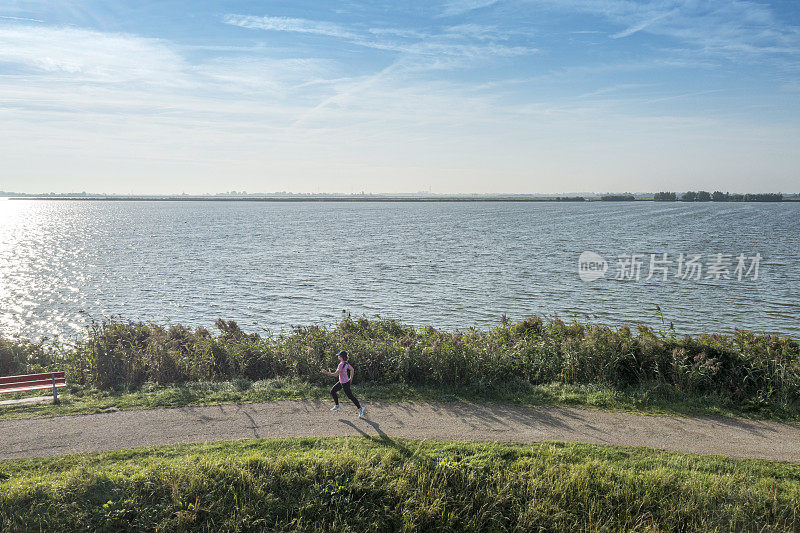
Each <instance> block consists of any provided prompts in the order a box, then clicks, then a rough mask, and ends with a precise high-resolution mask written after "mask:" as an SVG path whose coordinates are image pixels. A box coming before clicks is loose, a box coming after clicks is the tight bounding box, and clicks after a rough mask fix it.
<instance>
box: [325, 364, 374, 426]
mask: <svg viewBox="0 0 800 533" xmlns="http://www.w3.org/2000/svg"><path fill="white" fill-rule="evenodd" d="M336 356H337V357H338V358H339V366H337V367H336V372H328V371H327V370H325V369H324V368H323V369H322V373H323V374H325V375H328V376H339V382H338V383H337V384H336V385H334V386H333V388H332V389H331V396H333V401H334V402H335V403H336V405H334V406H333V407H332V408H331V411H334V412H335V411H341V410H342V408H341V407H339V397H338V396H337V395H336V393H337V392H338V391H340V390H344V393H345V394H347V397H348V398H350V400H351V401H352V402H353V403H354V404H355V406H356V409H358V418H363V417H364V410H365V409H364V408H363V407H361V404H360V403H358V400H357V399H356V397H355V396H353V393H352V391H351V390H350V382H351V381H352V380H353V374H354V373H355V370H354V369H353V367H352V365H351V364H350V363H348V362H347V352H345V351H344V350H342V351H341V352H339V353H337V354H336ZM348 372H349V373H348Z"/></svg>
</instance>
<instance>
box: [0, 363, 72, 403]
mask: <svg viewBox="0 0 800 533" xmlns="http://www.w3.org/2000/svg"><path fill="white" fill-rule="evenodd" d="M66 386H67V378H66V376H65V375H64V372H63V371H61V372H45V373H44V374H25V375H23V376H4V377H0V394H1V393H4V392H25V391H29V390H41V389H49V388H52V389H53V401H54V402H57V401H58V393H57V392H56V390H57V389H60V388H62V387H66Z"/></svg>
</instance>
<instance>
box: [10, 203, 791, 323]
mask: <svg viewBox="0 0 800 533" xmlns="http://www.w3.org/2000/svg"><path fill="white" fill-rule="evenodd" d="M798 215H800V203H781V204H752V203H748V204H716V203H701V204H683V203H652V202H635V203H632V202H620V203H616V202H615V203H607V202H586V203H554V202H474V203H466V202H424V203H406V202H404V203H384V202H363V203H362V202H359V203H355V202H122V201H120V202H117V201H114V202H108V201H99V202H87V201H33V200H13V201H12V200H0V333H1V334H3V335H13V334H19V335H22V336H24V337H28V338H39V337H40V336H43V335H47V336H52V335H60V336H62V337H64V336H66V337H74V336H75V335H79V334H80V332H81V331H82V330H83V328H84V326H85V324H87V322H88V321H90V320H91V319H102V318H104V317H110V316H121V317H123V318H125V319H132V320H152V321H156V322H160V323H166V322H172V323H184V324H187V325H192V326H198V325H203V326H206V327H211V326H212V325H213V323H214V321H215V320H216V319H217V318H218V317H222V318H225V319H233V320H236V321H237V322H239V324H240V326H241V327H242V328H243V329H245V330H247V331H254V332H256V331H258V332H260V331H262V330H270V331H273V332H276V333H277V332H283V331H287V330H289V328H290V327H291V326H292V325H295V324H303V325H309V324H312V323H321V324H325V325H328V326H333V325H335V324H336V323H337V321H338V320H339V319H340V318H341V316H342V312H343V310H346V311H347V312H349V313H351V314H353V315H361V314H366V315H375V314H379V315H381V316H386V317H392V318H397V319H400V320H402V321H404V322H408V323H412V324H416V325H433V326H436V327H441V328H446V329H456V328H467V327H470V326H479V327H488V326H492V325H496V324H497V323H498V322H499V320H500V317H501V316H502V315H503V314H506V315H508V317H509V318H511V319H520V318H522V317H524V316H526V315H529V314H539V315H549V316H552V315H558V316H560V317H562V318H568V319H569V318H573V317H575V318H578V319H579V320H582V321H584V320H587V319H588V320H592V321H596V322H601V323H606V324H612V325H620V324H623V323H634V322H646V323H649V324H651V325H654V326H659V327H660V326H661V324H662V322H661V318H660V316H659V315H658V314H657V313H656V312H655V310H654V306H655V305H659V306H660V307H661V310H662V313H663V318H664V321H665V324H667V325H668V324H669V323H670V322H673V323H674V326H675V329H676V330H677V332H678V333H697V332H729V331H731V330H733V329H734V328H747V329H753V330H758V331H769V332H779V333H783V334H788V335H791V336H793V337H795V338H798V337H800V216H798ZM583 251H593V252H596V253H598V254H600V255H601V256H603V257H604V258H605V259H606V260H607V262H608V270H607V272H606V273H605V276H604V277H602V278H600V279H598V280H596V281H593V282H585V281H582V280H581V278H580V277H579V273H578V258H579V256H580V255H581V253H582V252H583ZM664 253H666V254H667V257H666V259H667V261H673V263H671V264H669V263H665V264H661V265H660V264H656V265H655V266H666V268H667V274H668V280H667V281H663V279H662V277H663V270H654V272H656V275H654V276H653V277H651V279H649V280H647V279H646V278H647V277H648V274H649V273H650V254H658V255H657V256H656V259H659V260H663V259H665V258H664V256H663V255H662V254H664ZM681 253H683V254H685V256H684V257H689V256H690V255H693V254H700V255H701V260H700V261H699V263H700V264H701V267H703V268H704V270H703V271H702V272H701V279H700V280H697V279H693V278H692V279H682V277H680V276H678V275H677V274H678V257H679V254H681ZM720 253H721V254H726V255H728V256H731V257H730V258H728V257H725V256H723V258H722V261H718V262H717V263H718V264H719V265H720V266H721V268H718V269H717V271H718V272H720V274H719V277H720V279H714V277H715V275H712V276H711V278H709V279H705V277H706V274H707V272H712V273H713V272H714V270H713V268H712V270H708V268H709V265H710V264H711V263H713V257H709V256H711V255H712V254H720ZM624 254H628V255H630V254H642V258H641V260H642V265H641V271H640V278H639V280H638V281H637V280H636V279H635V275H633V276H631V277H632V278H633V279H616V278H617V277H619V274H620V272H622V273H624V274H630V273H631V271H630V269H627V268H620V265H621V264H623V263H621V262H620V260H619V259H618V256H620V255H624ZM740 254H744V259H745V266H746V267H747V268H749V267H750V266H754V265H753V263H758V267H759V272H758V276H757V277H756V276H755V275H754V270H751V271H750V273H749V274H747V275H744V276H742V280H739V279H737V277H738V272H737V271H736V267H737V265H738V261H737V256H739V255H740ZM756 254H760V256H761V259H760V260H754V259H751V258H752V257H755V256H756ZM725 269H727V272H728V275H729V276H730V277H731V278H732V279H724V277H723V273H724V272H723V271H724V270H725ZM684 273H685V271H684ZM741 273H742V274H745V273H746V272H745V271H742V272H741ZM753 278H756V279H753Z"/></svg>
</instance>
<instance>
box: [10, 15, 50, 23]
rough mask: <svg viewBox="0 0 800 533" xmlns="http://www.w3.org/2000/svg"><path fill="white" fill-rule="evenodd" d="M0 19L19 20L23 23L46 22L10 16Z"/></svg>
mask: <svg viewBox="0 0 800 533" xmlns="http://www.w3.org/2000/svg"><path fill="white" fill-rule="evenodd" d="M0 19H4V20H17V21H21V22H44V21H43V20H40V19H32V18H28V17H9V16H5V15H0Z"/></svg>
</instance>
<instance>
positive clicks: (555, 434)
mask: <svg viewBox="0 0 800 533" xmlns="http://www.w3.org/2000/svg"><path fill="white" fill-rule="evenodd" d="M329 407H330V404H329V403H322V402H318V401H285V402H274V403H262V404H244V405H214V406H204V407H184V408H179V409H154V410H142V411H120V412H115V413H103V414H96V415H83V416H65V417H59V418H41V419H32V420H8V421H2V422H0V459H9V458H20V457H32V456H52V455H62V454H67V453H77V452H96V451H102V450H114V449H119V448H128V447H133V446H149V445H156V444H174V443H180V442H209V441H216V440H233V439H251V438H278V437H306V436H331V435H359V434H360V435H389V436H392V437H409V438H425V439H437V440H470V441H503V442H512V441H513V442H530V441H537V440H557V441H567V442H590V443H596V444H618V445H625V446H649V447H652V448H662V449H666V450H675V451H680V452H691V453H700V454H721V455H728V456H731V457H757V458H762V459H773V460H780V461H790V462H797V463H800V425H795V424H781V423H776V422H760V421H750V420H741V419H724V418H677V417H662V416H645V415H637V414H631V413H614V412H605V411H595V410H586V409H568V408H537V407H520V406H501V405H473V404H411V403H388V404H370V405H368V406H367V409H368V411H367V417H366V418H365V419H363V420H359V418H358V417H357V416H356V413H355V408H354V407H352V406H351V405H346V406H345V405H344V404H343V407H344V409H343V410H342V411H340V412H338V413H331V412H329V411H328V408H329Z"/></svg>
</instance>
